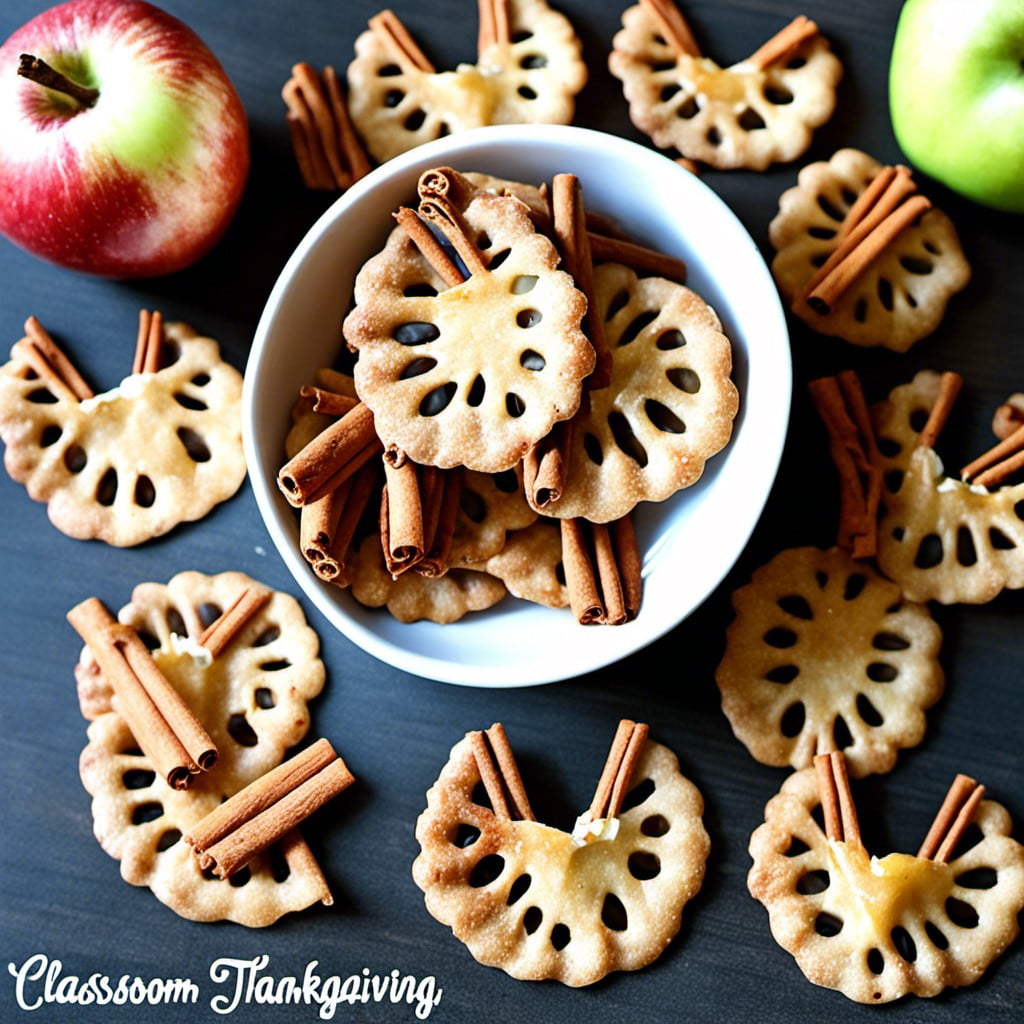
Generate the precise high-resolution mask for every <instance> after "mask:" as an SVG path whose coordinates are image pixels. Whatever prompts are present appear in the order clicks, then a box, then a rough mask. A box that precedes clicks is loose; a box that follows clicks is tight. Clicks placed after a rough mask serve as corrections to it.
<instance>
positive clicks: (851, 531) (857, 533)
mask: <svg viewBox="0 0 1024 1024" xmlns="http://www.w3.org/2000/svg"><path fill="white" fill-rule="evenodd" d="M807 387H808V391H809V392H810V395H811V400H812V401H813V403H814V407H815V409H817V411H818V415H819V416H820V417H821V419H822V422H823V423H824V424H825V428H826V430H827V431H828V435H829V453H830V455H831V457H832V462H833V464H834V465H835V467H836V472H837V473H838V474H839V524H838V529H837V541H836V543H837V545H838V546H839V547H840V548H842V549H843V550H846V551H849V552H850V553H851V555H852V556H853V557H854V558H870V557H872V556H874V555H875V553H876V552H877V548H878V507H879V502H880V500H881V493H882V473H881V468H880V466H879V461H878V447H877V443H876V441H875V437H874V431H873V429H872V427H871V418H870V414H869V413H868V408H867V403H866V402H865V400H864V394H863V392H862V391H861V388H860V381H859V380H858V378H857V376H856V375H855V374H854V373H853V372H852V371H846V372H845V373H844V374H841V375H840V376H839V377H821V378H818V379H817V380H812V381H811V382H810V383H809V384H808V386H807Z"/></svg>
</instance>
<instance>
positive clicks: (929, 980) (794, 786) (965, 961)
mask: <svg viewBox="0 0 1024 1024" xmlns="http://www.w3.org/2000/svg"><path fill="white" fill-rule="evenodd" d="M983 796H984V787H983V786H979V785H978V784H977V783H976V782H975V781H974V780H973V779H970V778H968V777H967V776H964V775H958V776H957V777H956V779H954V781H953V784H952V786H951V787H950V790H949V792H948V794H947V796H946V798H945V800H943V802H942V806H941V807H940V810H939V813H938V815H937V817H936V819H935V821H934V823H933V825H932V827H931V828H930V829H929V830H928V834H927V836H926V837H925V840H924V842H923V843H922V845H921V848H920V849H919V851H918V853H917V854H916V855H914V854H908V853H890V854H887V855H886V856H884V857H877V856H872V855H871V854H869V853H868V851H867V849H866V847H865V844H864V839H863V837H862V834H861V829H860V824H859V821H858V816H857V810H856V807H855V805H854V799H853V792H852V790H851V787H850V784H849V781H848V778H847V775H846V770H845V762H844V759H843V755H842V754H841V753H832V754H822V755H821V756H819V757H817V758H816V759H815V764H814V767H809V768H805V769H803V770H802V771H799V772H796V773H794V774H793V775H791V776H790V777H789V778H788V779H787V780H786V781H785V783H783V786H782V789H781V790H780V791H779V793H778V794H777V795H776V796H774V797H772V799H771V800H769V801H768V805H767V806H766V808H765V821H764V824H762V825H760V826H759V827H758V828H757V829H756V830H755V831H754V833H753V835H752V836H751V837H750V855H751V858H752V859H753V866H752V867H751V869H750V872H749V874H748V876H747V885H748V888H749V890H750V893H751V895H752V896H754V897H755V898H756V899H757V900H759V901H760V902H761V903H763V904H764V906H765V908H766V909H767V911H768V915H769V922H770V925H771V930H772V935H773V936H774V937H775V940H776V941H777V942H778V943H779V945H780V946H782V948H783V949H785V950H787V951H788V952H790V953H792V954H793V956H794V957H795V958H796V962H797V965H798V966H799V967H800V970H801V971H803V973H804V974H805V975H806V977H807V978H808V980H810V981H812V982H814V983H815V984H816V985H823V986H825V987H827V988H831V989H835V990H837V991H839V992H842V993H843V995H845V996H847V997H848V998H849V999H853V1000H856V1001H857V1002H860V1003H869V1004H878V1003H884V1002H890V1001H892V1000H895V999H900V998H902V997H903V996H905V995H910V994H913V995H918V996H924V997H929V996H935V995H938V994H939V992H941V991H942V990H943V989H945V988H950V987H960V986H963V985H971V984H973V983H974V982H976V981H977V980H978V979H979V978H980V977H981V976H982V974H983V973H984V972H985V971H986V970H987V969H988V967H989V966H990V964H991V963H992V961H993V960H995V959H996V957H998V956H999V955H1000V954H1001V953H1002V952H1003V951H1004V950H1005V949H1006V947H1007V946H1008V945H1009V944H1010V943H1011V942H1012V941H1013V940H1014V939H1015V938H1016V936H1017V934H1018V931H1019V925H1018V923H1017V915H1018V914H1019V912H1020V910H1021V908H1024V847H1022V846H1021V844H1020V843H1018V842H1017V841H1016V840H1015V839H1013V838H1012V836H1011V831H1012V822H1011V820H1010V815H1009V814H1008V812H1007V811H1006V809H1005V808H1004V807H1003V806H1002V805H1000V804H998V803H996V802H995V801H993V800H984V799H982V797H983ZM819 808H820V811H819Z"/></svg>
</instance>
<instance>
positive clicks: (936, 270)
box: [769, 149, 971, 352]
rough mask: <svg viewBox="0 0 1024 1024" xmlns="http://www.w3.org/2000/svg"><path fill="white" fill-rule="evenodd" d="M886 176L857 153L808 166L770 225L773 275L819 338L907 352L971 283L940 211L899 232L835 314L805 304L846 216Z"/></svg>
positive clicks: (839, 154) (840, 301) (846, 152)
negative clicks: (810, 285)
mask: <svg viewBox="0 0 1024 1024" xmlns="http://www.w3.org/2000/svg"><path fill="white" fill-rule="evenodd" d="M883 170H885V169H884V168H883V167H882V165H881V164H879V163H878V161H877V160H874V159H873V158H872V157H870V156H868V155H867V154H866V153H862V152H861V151H859V150H856V149H841V150H839V151H838V152H836V153H835V154H834V155H833V156H832V158H831V159H830V160H829V161H828V162H827V163H826V162H824V161H822V162H818V163H812V164H809V165H808V166H806V167H804V168H803V169H802V170H801V171H800V174H799V175H798V177H797V184H796V185H795V186H793V188H791V189H788V190H787V191H786V192H784V193H783V194H782V196H781V197H780V199H779V212H778V213H777V214H776V216H775V218H774V220H772V222H771V225H770V226H769V238H770V240H771V243H772V246H773V247H774V248H775V250H776V255H775V259H774V260H773V261H772V274H773V276H774V277H775V280H776V283H777V284H778V286H779V289H780V291H781V292H782V294H783V297H784V298H785V299H786V301H787V302H788V303H789V304H790V305H791V306H792V307H793V310H794V312H795V313H796V314H797V315H798V316H799V317H800V318H801V319H803V320H804V321H805V322H806V323H807V324H808V326H810V327H812V328H813V329H814V330H816V331H818V332H819V333H821V334H827V335H833V336H836V337H839V338H842V339H844V340H845V341H848V342H850V343H851V344H854V345H860V346H876V345H880V346H884V347H885V348H889V349H891V350H893V351H895V352H905V351H906V350H907V349H909V348H910V347H911V345H913V344H914V343H915V342H917V341H919V340H920V339H921V338H924V337H925V336H927V335H929V334H931V333H932V332H933V331H934V330H935V328H936V327H938V325H939V323H940V322H941V320H942V318H943V316H944V315H945V312H946V306H947V304H948V302H949V300H950V298H951V297H952V296H953V295H954V294H955V293H956V292H958V291H960V290H961V289H962V288H963V287H964V286H965V285H966V284H967V282H968V280H969V279H970V273H971V272H970V266H969V264H968V263H967V260H966V259H965V258H964V254H963V250H962V249H961V247H960V241H959V238H958V237H957V233H956V229H955V228H954V227H953V224H952V222H951V221H950V219H949V218H948V217H947V216H946V215H945V214H944V213H943V212H942V211H941V210H937V209H935V208H934V207H931V208H928V209H927V210H926V212H925V213H924V214H923V215H921V216H920V217H919V218H918V219H917V220H916V221H914V222H913V223H912V224H911V225H910V226H909V227H907V228H905V229H904V230H902V231H900V232H899V233H898V234H897V235H896V237H895V238H894V239H893V240H892V241H891V242H890V243H889V244H888V245H887V246H886V247H885V248H884V250H883V251H882V252H881V253H880V254H879V255H877V256H876V257H875V258H874V259H873V260H872V262H871V263H870V264H869V265H868V266H867V267H866V268H865V269H864V270H863V272H862V273H860V274H859V276H858V277H857V278H856V280H854V281H853V283H852V284H851V285H850V286H849V287H848V288H847V289H846V290H845V291H844V293H843V294H842V295H841V296H840V297H839V298H838V299H837V301H836V302H835V303H834V305H833V307H832V308H831V309H830V310H828V311H820V310H818V309H816V308H815V307H814V306H812V305H809V304H808V303H807V302H802V301H798V300H799V299H800V298H801V296H802V293H803V292H804V290H805V287H806V286H807V284H808V282H809V281H811V280H812V278H813V277H814V275H815V273H816V272H817V270H818V268H819V267H821V266H822V265H823V264H824V263H825V261H826V260H827V259H828V258H829V257H830V256H831V255H832V253H833V252H834V251H835V250H836V249H837V248H838V246H839V244H840V242H841V240H842V237H843V228H844V221H845V220H846V218H847V214H848V213H849V212H850V210H851V209H852V208H853V207H854V204H855V203H856V202H857V200H858V199H859V198H860V197H861V196H862V195H863V194H864V193H865V192H866V191H867V189H868V187H869V186H870V185H871V184H872V183H873V182H874V181H875V180H876V179H878V178H879V176H880V175H881V174H882V172H883Z"/></svg>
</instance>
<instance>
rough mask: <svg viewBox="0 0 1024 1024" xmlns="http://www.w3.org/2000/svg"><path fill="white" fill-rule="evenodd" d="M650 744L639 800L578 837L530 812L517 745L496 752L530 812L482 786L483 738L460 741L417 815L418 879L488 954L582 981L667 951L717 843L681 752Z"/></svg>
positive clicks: (635, 770) (637, 788)
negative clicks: (512, 759)
mask: <svg viewBox="0 0 1024 1024" xmlns="http://www.w3.org/2000/svg"><path fill="white" fill-rule="evenodd" d="M631 724H632V723H631ZM497 728H499V727H498V726H495V727H492V730H488V736H489V737H490V736H491V734H492V732H493V730H494V729H497ZM479 735H480V734H475V736H476V737H477V738H478V737H479ZM492 742H493V740H492ZM636 752H638V754H639V759H638V760H637V761H636V763H635V767H632V770H631V772H628V773H627V774H628V775H630V776H631V781H630V782H629V783H628V786H629V789H628V793H627V794H626V795H625V803H624V804H623V805H622V806H623V807H624V808H625V809H624V810H621V811H617V812H615V813H614V814H613V815H611V816H608V817H606V816H605V812H598V816H597V817H593V818H592V817H591V816H589V815H585V816H583V822H582V824H583V827H581V828H580V829H579V830H578V834H576V835H575V838H574V835H570V834H569V833H568V832H563V831H561V830H560V829H556V828H552V827H551V826H548V825H544V824H541V823H540V822H537V821H534V820H530V819H532V812H530V810H529V805H528V803H527V805H526V807H525V808H522V807H521V806H520V805H521V803H522V802H523V801H524V799H525V794H522V793H521V792H520V791H521V784H520V785H519V786H515V785H514V784H513V782H512V781H510V774H511V775H513V776H517V773H516V772H511V773H510V772H509V767H508V760H507V758H506V757H505V756H504V755H502V754H500V753H496V755H495V756H496V758H497V761H498V765H499V766H500V767H499V769H498V770H499V773H500V775H501V776H502V779H503V781H504V783H505V784H506V785H508V787H509V790H510V796H509V802H510V805H511V807H512V813H513V814H516V815H517V816H516V817H509V816H508V814H507V813H505V812H503V811H502V810H501V809H500V808H498V809H495V798H494V797H493V796H492V797H489V798H488V797H485V796H481V795H478V793H477V788H478V786H480V784H481V782H482V774H481V768H480V762H479V761H478V758H477V756H476V754H475V753H474V734H468V735H467V736H466V737H464V738H463V739H462V740H460V741H459V742H458V743H457V744H456V745H455V746H454V747H453V748H452V752H451V757H450V759H449V761H448V763H447V764H446V765H445V766H444V768H443V769H442V770H441V774H440V776H439V778H438V780H437V782H436V783H435V785H434V786H432V787H431V789H430V791H429V792H428V793H427V807H426V810H425V811H424V812H423V813H422V814H421V815H420V818H419V821H418V822H417V825H416V837H417V839H418V840H419V843H420V847H421V852H420V854H419V856H418V857H417V858H416V861H415V862H414V864H413V878H414V879H415V881H416V884H417V885H418V886H419V887H420V888H421V889H422V890H423V892H424V895H425V899H426V904H427V909H428V910H429V911H430V913H431V914H432V915H433V916H434V917H435V918H437V919H438V920H439V921H441V922H442V923H443V924H447V925H449V926H450V927H451V928H452V931H453V932H454V934H455V936H456V937H457V938H458V939H460V940H461V941H462V942H464V943H465V944H466V946H467V948H468V949H469V951H470V953H471V954H472V955H473V956H474V957H475V958H476V960H478V961H479V962H480V963H483V964H487V965H489V966H494V967H500V968H501V969H502V970H504V971H505V972H507V973H508V974H510V975H512V977H515V978H520V979H524V980H540V979H545V978H547V979H556V980H558V981H561V982H563V983H564V984H566V985H570V986H574V987H575V986H581V985H589V984H592V983H594V982H595V981H598V980H599V979H600V978H602V977H604V976H605V975H606V974H608V973H609V972H611V971H615V970H636V969H639V968H641V967H644V966H646V965H647V964H648V963H650V962H651V961H652V960H654V959H655V958H656V957H658V956H659V955H660V954H661V953H662V952H663V950H664V949H665V947H666V946H667V945H668V943H669V941H670V940H671V939H672V937H673V936H674V935H675V934H676V932H677V931H678V929H679V926H680V920H681V913H682V910H683V907H684V906H685V904H686V903H687V902H688V901H689V900H690V899H691V898H692V897H693V896H694V895H695V894H696V893H697V891H698V890H699V888H700V885H701V882H702V880H703V875H704V863H705V860H706V858H707V854H708V848H709V842H708V837H707V833H706V832H705V830H704V826H703V823H702V821H701V815H702V813H703V800H702V798H701V796H700V793H699V792H698V791H697V789H696V787H694V785H693V784H692V783H691V782H689V781H688V780H687V779H686V778H684V777H683V775H681V774H680V771H679V761H678V759H677V758H676V756H675V754H673V753H672V752H671V751H670V750H668V748H666V747H664V746H662V745H661V744H658V743H655V742H653V741H651V740H646V741H644V742H642V745H638V750H637V751H636ZM499 788H500V787H499ZM488 791H489V792H490V791H492V787H491V785H490V784H489V783H488ZM595 802H596V800H595ZM506 811H507V808H506Z"/></svg>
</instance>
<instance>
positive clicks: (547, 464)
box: [523, 419, 573, 510]
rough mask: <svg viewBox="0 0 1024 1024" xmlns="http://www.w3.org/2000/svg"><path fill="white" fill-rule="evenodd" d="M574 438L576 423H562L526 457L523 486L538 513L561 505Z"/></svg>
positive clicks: (524, 460) (566, 421)
mask: <svg viewBox="0 0 1024 1024" xmlns="http://www.w3.org/2000/svg"><path fill="white" fill-rule="evenodd" d="M572 434H573V421H572V419H567V420H559V422H558V423H556V424H555V425H554V426H553V427H552V428H551V430H549V431H548V433H547V434H545V435H544V437H542V438H541V439H540V440H539V441H538V442H537V443H536V444H535V445H534V446H533V447H532V448H531V449H530V450H529V451H528V452H527V453H526V455H524V456H523V486H524V488H525V489H526V493H527V494H529V495H531V496H532V497H531V499H530V504H531V505H532V506H533V507H534V508H536V509H539V510H543V509H546V508H547V507H548V506H549V505H553V504H555V503H557V502H558V501H559V500H560V499H561V497H562V494H563V493H564V492H565V484H566V480H567V478H568V475H569V452H570V449H571V446H572Z"/></svg>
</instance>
